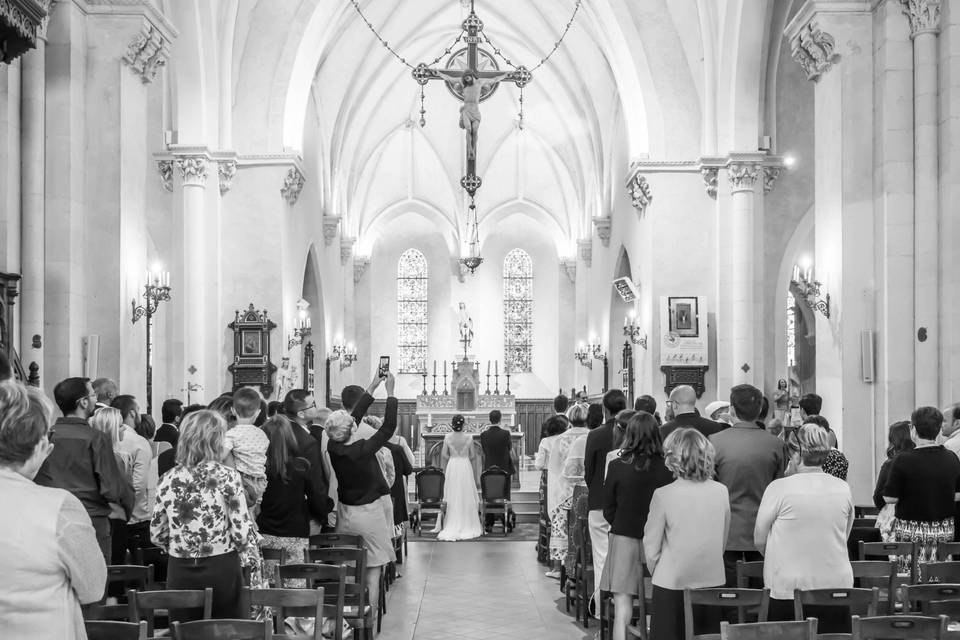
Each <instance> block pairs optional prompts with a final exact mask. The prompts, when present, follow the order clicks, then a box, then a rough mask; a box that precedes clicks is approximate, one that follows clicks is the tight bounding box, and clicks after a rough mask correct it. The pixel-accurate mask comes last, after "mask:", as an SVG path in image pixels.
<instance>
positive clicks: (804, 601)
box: [793, 587, 880, 620]
mask: <svg viewBox="0 0 960 640" xmlns="http://www.w3.org/2000/svg"><path fill="white" fill-rule="evenodd" d="M804 605H814V606H831V607H847V608H848V609H849V610H850V615H853V614H857V615H860V614H864V615H867V616H876V615H877V611H878V610H879V608H880V589H878V588H877V587H874V588H872V589H806V590H803V591H801V590H800V589H795V590H794V592H793V617H794V619H795V620H803V619H804V615H803V607H804Z"/></svg>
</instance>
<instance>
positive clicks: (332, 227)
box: [323, 213, 340, 247]
mask: <svg viewBox="0 0 960 640" xmlns="http://www.w3.org/2000/svg"><path fill="white" fill-rule="evenodd" d="M339 226H340V216H334V215H331V214H329V213H325V214H323V244H325V245H327V246H328V247H329V246H330V245H332V244H333V241H334V240H335V239H336V237H337V227H339Z"/></svg>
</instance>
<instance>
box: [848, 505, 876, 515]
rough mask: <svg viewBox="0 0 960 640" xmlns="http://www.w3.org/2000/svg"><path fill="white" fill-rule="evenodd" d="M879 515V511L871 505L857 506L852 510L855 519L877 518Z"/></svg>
mask: <svg viewBox="0 0 960 640" xmlns="http://www.w3.org/2000/svg"><path fill="white" fill-rule="evenodd" d="M878 515H880V509H877V507H876V506H875V505H872V504H858V505H856V506H855V507H854V508H853V516H854V517H855V518H866V517H867V516H873V517H877V516H878Z"/></svg>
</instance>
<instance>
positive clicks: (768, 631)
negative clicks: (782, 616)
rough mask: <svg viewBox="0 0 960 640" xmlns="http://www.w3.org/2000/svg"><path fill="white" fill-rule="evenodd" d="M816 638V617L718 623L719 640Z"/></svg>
mask: <svg viewBox="0 0 960 640" xmlns="http://www.w3.org/2000/svg"><path fill="white" fill-rule="evenodd" d="M771 638H776V639H777V640H817V619H816V618H807V619H806V620H801V621H798V622H750V623H746V624H730V623H729V622H726V621H723V622H721V623H720V639H721V640H770V639H771Z"/></svg>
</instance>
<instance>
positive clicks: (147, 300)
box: [130, 265, 170, 413]
mask: <svg viewBox="0 0 960 640" xmlns="http://www.w3.org/2000/svg"><path fill="white" fill-rule="evenodd" d="M169 299H170V272H169V271H163V270H161V268H160V266H159V265H157V266H154V268H153V270H152V271H151V270H148V271H147V272H146V283H145V284H144V287H143V304H140V305H138V304H137V300H136V299H134V300H133V301H132V302H131V303H130V306H131V309H132V312H133V316H132V317H131V318H130V321H131V322H132V323H133V324H136V323H137V320H139V319H140V318H146V320H147V323H146V324H147V372H146V373H147V413H153V335H152V329H153V314H155V313H156V312H157V308H158V307H159V306H160V303H161V302H166V301H167V300H169Z"/></svg>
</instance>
